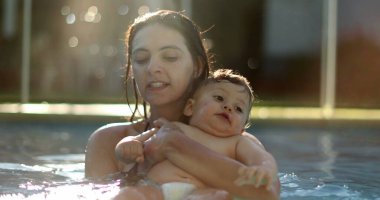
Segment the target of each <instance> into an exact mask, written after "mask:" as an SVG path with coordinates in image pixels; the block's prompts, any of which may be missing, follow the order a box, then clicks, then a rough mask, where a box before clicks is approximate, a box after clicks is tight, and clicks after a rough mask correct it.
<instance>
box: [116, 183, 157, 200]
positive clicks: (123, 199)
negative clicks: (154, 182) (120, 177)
mask: <svg viewBox="0 0 380 200" xmlns="http://www.w3.org/2000/svg"><path fill="white" fill-rule="evenodd" d="M113 200H164V196H163V194H162V191H161V190H160V189H158V188H156V187H153V186H134V187H129V186H127V187H124V188H121V189H120V192H119V194H117V195H116V196H115V197H114V198H113Z"/></svg>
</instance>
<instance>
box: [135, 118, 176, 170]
mask: <svg viewBox="0 0 380 200" xmlns="http://www.w3.org/2000/svg"><path fill="white" fill-rule="evenodd" d="M154 125H155V126H156V127H157V128H159V129H158V130H157V132H156V134H155V135H153V136H152V137H150V138H149V140H147V141H146V142H145V144H144V153H145V162H144V164H143V165H144V166H141V167H140V170H144V171H148V170H149V169H150V168H151V167H152V166H153V165H155V164H156V163H158V162H160V161H163V160H165V159H166V152H167V151H168V150H169V148H170V147H169V145H167V143H168V142H169V141H170V140H171V139H172V138H173V137H175V135H177V134H183V132H182V130H181V129H180V128H178V127H177V126H176V125H174V124H173V123H171V122H169V121H167V120H166V119H163V118H160V119H158V120H156V121H154Z"/></svg>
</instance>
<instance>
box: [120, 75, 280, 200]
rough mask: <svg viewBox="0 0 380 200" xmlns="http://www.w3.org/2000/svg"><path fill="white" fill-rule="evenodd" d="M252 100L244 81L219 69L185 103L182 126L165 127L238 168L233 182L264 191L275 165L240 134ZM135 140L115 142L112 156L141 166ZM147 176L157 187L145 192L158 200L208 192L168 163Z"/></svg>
mask: <svg viewBox="0 0 380 200" xmlns="http://www.w3.org/2000/svg"><path fill="white" fill-rule="evenodd" d="M253 100H254V96H253V92H252V89H251V87H250V85H249V82H248V81H247V79H246V78H245V77H243V76H240V75H238V74H235V73H233V72H232V71H231V70H226V69H220V70H217V71H215V72H214V74H213V76H212V77H210V78H208V79H207V80H205V81H204V82H203V83H201V85H200V86H199V87H198V88H197V89H196V91H195V92H194V95H193V97H192V98H190V99H189V100H188V101H187V103H186V105H185V108H184V111H183V114H184V115H185V116H187V117H189V123H188V125H187V124H184V123H180V122H171V123H173V124H175V125H176V126H178V127H179V128H180V129H181V130H182V131H183V133H184V134H185V135H187V136H188V137H190V138H191V139H193V140H195V141H197V142H199V143H201V144H203V145H204V146H206V147H207V148H209V149H211V150H213V151H215V152H218V153H220V154H223V155H226V156H228V157H230V158H232V159H235V160H236V161H239V162H241V163H242V164H244V165H245V166H244V167H242V168H240V169H239V172H237V173H238V174H239V176H238V178H237V179H236V181H235V184H237V185H248V184H251V185H254V186H256V187H260V186H265V187H266V188H267V189H269V188H270V187H271V185H272V184H273V183H274V181H275V180H277V178H276V177H277V165H276V162H275V160H274V158H273V157H272V156H271V155H270V154H269V153H268V152H267V151H265V149H264V147H263V146H262V145H261V143H260V142H259V141H258V140H257V139H256V138H255V137H253V136H252V135H250V134H249V133H246V132H245V131H244V130H245V128H246V125H247V122H248V119H249V114H250V110H251V107H252V103H253ZM167 123H169V122H167ZM141 137H142V136H141V135H139V136H130V137H126V138H124V139H123V140H121V141H120V142H119V143H118V145H117V146H116V149H115V151H116V155H117V157H118V158H120V159H121V160H123V161H124V162H126V163H132V162H143V160H144V154H143V140H141ZM258 158H259V159H258ZM196 166H197V164H196V163H194V167H196ZM215 167H217V166H215ZM147 176H148V178H149V179H151V180H153V181H154V182H155V183H158V185H160V186H161V187H152V188H150V189H149V192H150V193H151V192H152V190H155V191H156V193H157V194H159V195H156V196H160V197H158V199H185V198H186V197H187V198H189V197H190V196H191V195H193V194H197V191H198V190H202V189H205V188H208V189H211V188H209V187H208V186H207V185H206V184H205V183H203V182H201V181H200V180H198V179H197V178H196V177H194V176H192V175H190V174H188V173H187V172H186V171H184V170H182V169H180V168H178V167H177V166H175V165H173V164H172V163H170V161H168V160H165V161H162V162H160V163H158V164H156V165H154V166H153V167H152V168H151V169H150V171H149V172H148V175H147ZM142 191H143V190H142ZM175 195H178V196H177V197H174V196H175Z"/></svg>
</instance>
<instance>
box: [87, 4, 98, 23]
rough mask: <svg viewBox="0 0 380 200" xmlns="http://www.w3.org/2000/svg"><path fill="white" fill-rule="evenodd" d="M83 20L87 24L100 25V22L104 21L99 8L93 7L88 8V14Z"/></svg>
mask: <svg viewBox="0 0 380 200" xmlns="http://www.w3.org/2000/svg"><path fill="white" fill-rule="evenodd" d="M83 19H84V21H86V22H93V23H99V22H100V20H101V19H102V15H101V14H100V13H99V12H98V7H96V6H91V7H89V8H88V10H87V12H86V13H85V14H84V17H83Z"/></svg>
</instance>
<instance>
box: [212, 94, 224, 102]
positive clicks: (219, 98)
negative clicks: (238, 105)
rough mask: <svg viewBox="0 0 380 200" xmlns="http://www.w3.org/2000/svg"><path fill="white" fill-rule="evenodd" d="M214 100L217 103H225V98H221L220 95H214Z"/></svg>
mask: <svg viewBox="0 0 380 200" xmlns="http://www.w3.org/2000/svg"><path fill="white" fill-rule="evenodd" d="M214 99H215V100H216V101H224V98H223V97H222V96H220V95H214Z"/></svg>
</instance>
